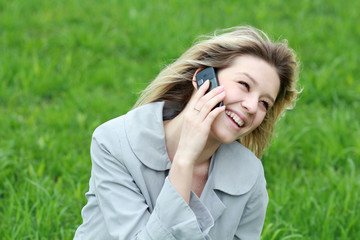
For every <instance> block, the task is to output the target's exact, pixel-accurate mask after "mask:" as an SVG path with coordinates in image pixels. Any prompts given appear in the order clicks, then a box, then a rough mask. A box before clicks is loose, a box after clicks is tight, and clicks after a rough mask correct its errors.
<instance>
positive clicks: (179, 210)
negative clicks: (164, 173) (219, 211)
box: [91, 130, 213, 240]
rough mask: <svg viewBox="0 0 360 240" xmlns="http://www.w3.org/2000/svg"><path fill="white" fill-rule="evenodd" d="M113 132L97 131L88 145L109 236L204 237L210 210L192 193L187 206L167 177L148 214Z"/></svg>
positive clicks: (124, 237) (210, 223)
mask: <svg viewBox="0 0 360 240" xmlns="http://www.w3.org/2000/svg"><path fill="white" fill-rule="evenodd" d="M106 132H108V131H106ZM106 132H105V133H106ZM109 135H111V136H112V137H109ZM113 135H114V134H108V133H106V134H105V135H104V132H103V130H97V131H95V133H94V135H93V139H92V144H91V157H92V178H93V180H94V192H95V195H96V199H97V202H98V205H99V208H100V212H101V214H102V218H103V219H104V221H105V225H106V231H107V232H108V235H110V236H111V238H112V239H126V240H128V239H144V240H145V239H154V240H155V239H156V240H162V239H163V240H165V239H166V240H169V239H206V233H207V232H208V229H209V228H210V227H211V225H212V224H213V222H211V221H209V219H212V217H211V215H210V213H209V212H208V210H207V209H206V208H205V206H204V205H203V204H202V203H201V202H200V200H199V199H198V198H197V196H196V195H195V194H193V193H192V194H191V199H190V204H189V205H188V204H187V203H186V202H185V201H184V200H183V198H182V197H181V196H180V195H179V194H178V193H177V191H176V190H175V189H174V188H173V186H172V185H171V183H170V181H169V180H168V179H167V178H166V179H165V182H164V185H163V187H162V190H161V192H160V194H159V196H158V198H157V200H156V204H155V207H154V210H153V211H152V212H151V213H150V211H149V208H148V206H147V204H146V201H145V198H144V196H143V195H142V193H141V191H140V189H139V188H138V187H137V185H136V183H135V181H134V180H133V178H132V176H131V174H130V173H129V171H128V169H127V168H126V167H125V165H124V163H123V160H122V158H123V157H124V156H123V154H122V153H121V152H120V151H119V149H121V146H120V145H119V144H120V141H119V140H118V139H116V138H115V137H114V136H113ZM105 136H106V137H105ZM104 230H105V229H104Z"/></svg>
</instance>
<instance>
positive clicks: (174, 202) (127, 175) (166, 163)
mask: <svg viewBox="0 0 360 240" xmlns="http://www.w3.org/2000/svg"><path fill="white" fill-rule="evenodd" d="M163 106H164V103H163V102H157V103H151V104H147V105H145V106H142V107H139V108H136V109H134V110H132V111H130V112H128V113H127V114H126V115H123V116H120V117H118V118H115V119H113V120H111V121H108V122H106V123H104V124H103V125H101V126H99V127H98V128H97V129H96V130H95V132H94V134H93V138H92V143H91V158H92V170H91V178H90V183H89V184H90V187H89V191H88V192H87V193H86V198H87V200H88V203H87V204H86V205H85V207H84V208H83V210H82V212H81V214H82V218H83V224H82V225H80V226H79V228H78V229H77V231H76V234H75V239H91V240H94V239H124V240H131V239H154V240H169V239H186V240H189V239H194V240H195V239H215V240H226V239H249V240H250V239H260V233H261V230H262V227H263V223H264V218H265V212H266V207H267V204H268V194H267V191H266V181H265V178H264V170H263V167H262V164H261V162H260V160H259V159H258V158H256V156H255V155H254V154H253V153H252V152H251V151H250V150H248V149H247V148H245V147H244V146H242V145H241V144H239V143H238V142H233V143H231V144H222V145H221V146H220V147H219V149H218V150H217V151H216V152H215V154H214V155H213V157H212V158H211V164H210V170H209V178H208V181H207V183H206V186H205V188H204V190H203V192H202V195H201V197H200V198H198V197H197V196H196V195H195V194H194V193H191V199H190V203H189V205H188V204H186V202H185V201H184V200H183V198H182V197H181V196H180V195H179V194H178V193H177V191H176V190H175V189H174V188H173V186H172V185H171V183H170V182H169V180H168V178H167V176H168V173H169V169H170V167H171V162H170V160H169V157H168V155H167V151H166V146H165V133H164V126H163Z"/></svg>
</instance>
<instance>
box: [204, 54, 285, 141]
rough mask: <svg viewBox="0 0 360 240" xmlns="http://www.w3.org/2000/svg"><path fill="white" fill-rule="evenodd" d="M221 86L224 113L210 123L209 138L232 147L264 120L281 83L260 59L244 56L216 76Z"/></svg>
mask: <svg viewBox="0 0 360 240" xmlns="http://www.w3.org/2000/svg"><path fill="white" fill-rule="evenodd" d="M217 76H218V81H219V84H220V85H222V86H224V91H225V94H226V95H225V99H224V101H223V102H224V105H225V106H226V108H225V112H224V113H222V114H220V115H219V116H218V117H217V118H216V119H215V120H214V122H213V124H212V127H211V130H212V131H211V136H212V137H213V138H215V140H217V141H220V142H223V143H231V142H233V141H235V140H237V139H239V138H241V137H243V136H246V135H247V134H249V133H250V132H251V131H253V130H254V129H255V128H257V127H258V126H259V125H260V124H261V122H262V121H263V120H264V117H265V115H266V112H267V110H268V109H270V108H271V107H272V106H273V104H274V102H275V99H276V97H277V94H278V92H279V88H280V79H279V76H278V74H277V72H276V69H275V68H274V67H273V66H271V65H270V64H268V63H267V62H265V61H264V60H262V59H261V58H258V57H254V56H250V55H245V56H239V57H237V58H235V59H234V62H233V63H232V65H231V66H230V67H228V68H224V69H221V70H219V71H218V73H217Z"/></svg>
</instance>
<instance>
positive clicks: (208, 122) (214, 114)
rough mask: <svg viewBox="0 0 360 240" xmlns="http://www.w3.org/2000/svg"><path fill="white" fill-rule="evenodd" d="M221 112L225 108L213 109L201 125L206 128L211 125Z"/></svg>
mask: <svg viewBox="0 0 360 240" xmlns="http://www.w3.org/2000/svg"><path fill="white" fill-rule="evenodd" d="M223 112H225V106H221V107H217V108H215V109H214V110H212V111H211V112H210V113H209V114H208V115H207V117H206V118H205V120H204V122H203V124H205V125H207V126H211V124H212V123H213V122H214V120H215V118H216V117H217V116H219V114H221V113H223Z"/></svg>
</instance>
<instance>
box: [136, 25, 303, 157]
mask: <svg viewBox="0 0 360 240" xmlns="http://www.w3.org/2000/svg"><path fill="white" fill-rule="evenodd" d="M219 33H220V34H219ZM242 55H251V56H255V57H259V58H261V59H263V60H265V61H266V62H267V63H269V64H270V65H272V66H274V67H275V69H276V71H277V73H278V75H279V78H280V90H279V93H278V96H277V98H276V101H275V104H274V105H273V107H272V108H271V109H269V111H268V112H267V114H266V116H265V118H264V120H263V122H262V123H261V124H260V126H259V127H257V128H256V129H255V130H254V131H252V132H251V133H250V134H248V135H247V136H244V137H242V138H241V139H239V140H238V141H239V142H240V143H241V144H243V145H244V146H246V147H248V148H249V149H250V150H251V151H253V152H254V153H255V154H256V155H257V156H258V157H261V155H262V154H263V151H264V150H265V149H266V148H267V147H268V145H269V144H270V141H271V139H272V137H273V132H274V126H275V123H276V121H277V120H278V119H279V117H280V116H281V115H282V113H284V111H285V110H286V109H288V108H292V107H293V106H294V104H295V100H296V97H297V95H298V93H299V92H298V91H297V90H296V81H297V72H298V71H297V70H298V63H297V61H296V55H295V52H294V51H293V50H292V49H291V48H289V47H288V44H287V41H286V40H283V41H281V42H272V41H271V40H270V38H269V37H268V36H267V35H266V34H265V33H264V32H262V31H260V30H258V29H256V28H253V27H250V26H241V27H234V28H229V29H224V30H221V31H216V32H215V33H214V35H213V36H205V39H204V40H200V41H198V42H197V43H196V44H195V45H193V46H192V47H191V48H189V49H188V50H187V51H186V52H185V53H184V54H183V55H182V56H181V57H180V58H178V59H177V60H176V61H175V62H174V63H172V64H170V65H169V66H167V67H166V68H165V69H163V70H162V71H161V72H160V73H159V75H158V76H157V77H156V78H155V80H153V81H152V82H151V83H150V85H148V87H147V88H146V89H145V90H144V91H143V92H142V94H141V96H140V97H139V99H138V101H137V102H136V104H135V106H134V108H135V107H139V106H141V105H144V104H147V103H151V102H157V101H168V102H171V103H172V104H173V105H175V106H178V107H179V109H180V110H179V111H181V110H182V109H183V108H184V107H185V105H186V104H187V103H188V101H189V99H190V97H191V95H192V93H193V91H194V88H193V85H192V82H191V81H192V78H193V75H194V73H195V71H196V70H197V69H198V68H206V67H214V68H216V69H222V68H226V67H229V66H230V65H231V64H232V62H233V60H234V59H235V58H236V57H238V56H242Z"/></svg>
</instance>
